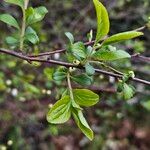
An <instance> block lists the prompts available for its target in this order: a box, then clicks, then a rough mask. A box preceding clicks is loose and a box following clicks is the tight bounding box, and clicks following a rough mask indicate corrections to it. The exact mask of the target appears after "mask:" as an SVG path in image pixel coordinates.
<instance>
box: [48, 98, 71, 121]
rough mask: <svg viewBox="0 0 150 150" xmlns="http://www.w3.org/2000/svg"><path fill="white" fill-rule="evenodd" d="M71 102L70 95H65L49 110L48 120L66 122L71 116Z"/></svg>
mask: <svg viewBox="0 0 150 150" xmlns="http://www.w3.org/2000/svg"><path fill="white" fill-rule="evenodd" d="M70 107H71V102H70V97H69V96H64V97H62V98H61V100H59V101H58V102H57V103H55V104H54V106H53V107H52V108H51V109H50V110H49V112H48V114H47V121H48V122H50V123H53V124H61V123H65V122H66V121H68V120H69V118H70V116H71V108H70Z"/></svg>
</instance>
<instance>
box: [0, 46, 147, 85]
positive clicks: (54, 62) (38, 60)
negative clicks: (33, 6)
mask: <svg viewBox="0 0 150 150" xmlns="http://www.w3.org/2000/svg"><path fill="white" fill-rule="evenodd" d="M0 52H1V53H4V54H8V55H11V56H15V57H17V58H20V59H22V60H26V61H30V62H34V61H35V62H41V63H49V64H54V65H60V66H65V67H75V68H78V69H84V67H83V66H76V65H74V64H72V63H67V62H62V61H56V60H46V59H41V58H34V57H29V56H27V55H24V54H22V53H18V52H15V51H12V50H7V49H4V48H0ZM95 72H97V73H100V74H103V75H106V76H112V77H115V78H120V79H122V77H123V76H122V75H119V74H115V73H112V72H107V71H104V70H100V69H95ZM131 80H133V81H135V82H139V83H142V84H146V85H150V82H149V81H146V80H143V79H139V78H132V79H131Z"/></svg>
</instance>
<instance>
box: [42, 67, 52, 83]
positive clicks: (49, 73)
mask: <svg viewBox="0 0 150 150" xmlns="http://www.w3.org/2000/svg"><path fill="white" fill-rule="evenodd" d="M53 73H54V68H45V69H44V75H45V76H46V77H47V79H48V80H50V81H51V80H53Z"/></svg>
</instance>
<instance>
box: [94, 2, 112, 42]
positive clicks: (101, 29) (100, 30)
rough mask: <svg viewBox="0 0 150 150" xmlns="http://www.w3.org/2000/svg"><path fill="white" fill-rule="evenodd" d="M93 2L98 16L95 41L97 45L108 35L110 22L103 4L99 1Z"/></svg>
mask: <svg viewBox="0 0 150 150" xmlns="http://www.w3.org/2000/svg"><path fill="white" fill-rule="evenodd" d="M93 2H94V5H95V9H96V14H97V34H96V41H95V44H97V43H98V42H99V41H100V40H101V39H102V38H103V37H104V36H106V35H107V34H108V32H109V28H110V22H109V16H108V12H107V10H106V8H105V7H104V6H103V4H102V3H101V2H99V0H93Z"/></svg>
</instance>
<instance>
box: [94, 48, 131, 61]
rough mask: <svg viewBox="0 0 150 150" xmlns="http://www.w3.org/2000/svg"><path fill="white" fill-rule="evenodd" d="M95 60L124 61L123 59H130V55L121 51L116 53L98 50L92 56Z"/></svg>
mask: <svg viewBox="0 0 150 150" xmlns="http://www.w3.org/2000/svg"><path fill="white" fill-rule="evenodd" d="M93 56H94V57H93V58H95V59H98V60H101V61H114V60H118V59H124V58H130V57H131V56H130V54H129V53H127V52H126V51H123V50H116V51H110V50H101V49H100V50H99V51H97V52H96V53H95V54H94V55H93Z"/></svg>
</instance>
